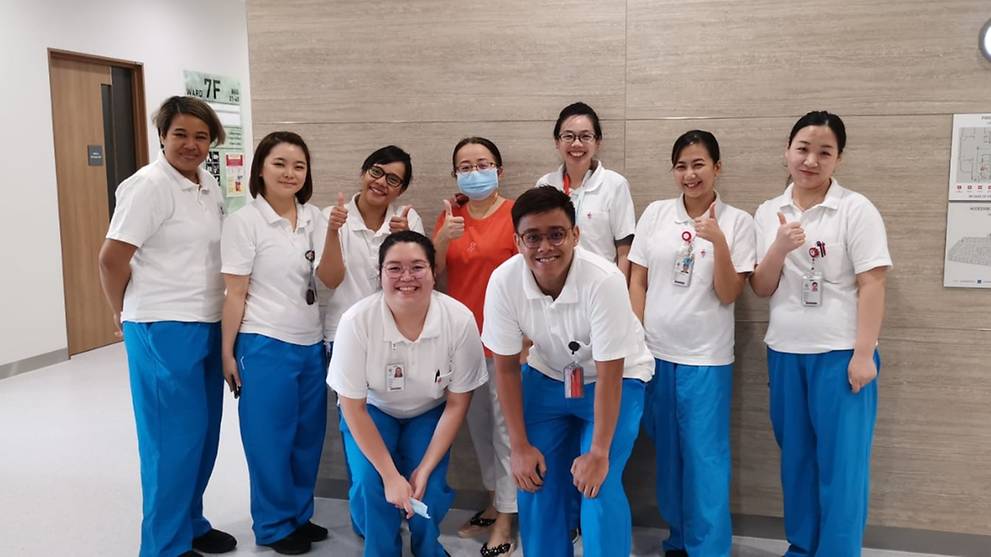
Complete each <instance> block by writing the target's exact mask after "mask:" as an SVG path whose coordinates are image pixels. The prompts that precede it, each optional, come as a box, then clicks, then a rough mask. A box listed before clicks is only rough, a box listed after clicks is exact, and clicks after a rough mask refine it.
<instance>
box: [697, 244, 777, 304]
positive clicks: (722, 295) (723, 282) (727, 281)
mask: <svg viewBox="0 0 991 557" xmlns="http://www.w3.org/2000/svg"><path fill="white" fill-rule="evenodd" d="M712 245H713V248H714V250H715V254H714V256H715V258H716V262H715V268H714V269H713V274H712V286H713V288H714V289H715V290H716V297H718V298H719V301H720V302H722V303H723V304H732V303H733V302H735V301H736V299H737V298H739V297H740V294H741V293H742V292H743V285H744V283H746V282H747V273H738V272H736V268H734V266H733V259H732V257H731V256H730V250H729V244H727V243H726V236H724V235H722V234H720V236H719V238H717V241H715V242H713V243H712ZM778 274H779V275H780V274H781V272H780V271H778Z"/></svg>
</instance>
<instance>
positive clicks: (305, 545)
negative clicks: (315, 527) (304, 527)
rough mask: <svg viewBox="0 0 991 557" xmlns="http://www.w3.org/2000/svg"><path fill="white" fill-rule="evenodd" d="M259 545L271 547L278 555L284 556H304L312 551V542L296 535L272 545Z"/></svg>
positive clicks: (290, 535)
mask: <svg viewBox="0 0 991 557" xmlns="http://www.w3.org/2000/svg"><path fill="white" fill-rule="evenodd" d="M258 545H263V546H265V547H271V548H272V549H273V550H274V551H275V552H276V553H281V554H282V555H302V554H303V553H306V552H307V551H309V550H310V540H307V539H305V538H302V537H300V536H297V535H296V534H295V533H293V534H289V535H288V536H286V537H284V538H282V539H281V540H278V541H274V542H272V543H260V544H258Z"/></svg>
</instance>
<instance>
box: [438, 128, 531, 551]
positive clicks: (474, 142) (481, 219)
mask: <svg viewBox="0 0 991 557" xmlns="http://www.w3.org/2000/svg"><path fill="white" fill-rule="evenodd" d="M451 164H452V165H453V169H452V171H451V175H452V176H453V177H454V178H455V180H456V182H457V186H458V191H459V192H460V193H461V195H463V196H465V197H466V198H467V202H466V203H465V204H464V205H457V206H455V205H452V204H451V202H450V201H448V200H445V201H444V211H443V212H442V213H441V214H440V215H439V216H438V218H437V224H436V226H435V227H434V230H435V232H434V245H435V246H436V247H437V272H438V274H442V273H445V272H446V273H447V293H448V294H450V295H451V297H453V298H454V299H456V300H458V301H459V302H461V303H463V304H465V305H466V306H468V308H469V309H470V310H471V312H472V314H474V316H475V322H476V323H477V325H478V330H479V331H481V330H482V315H483V313H484V309H485V288H486V286H487V285H488V282H489V276H490V275H491V274H492V271H494V270H495V269H496V267H498V266H499V265H501V264H502V263H503V262H505V261H506V260H507V259H509V258H510V257H512V256H513V255H515V254H516V243H515V242H514V241H513V217H512V208H513V202H512V200H509V199H506V198H504V197H502V196H501V195H499V177H500V176H501V175H502V154H501V153H499V148H498V147H496V145H495V143H493V142H492V141H490V140H488V139H486V138H484V137H466V138H464V139H462V140H461V141H459V142H458V144H457V145H455V146H454V153H453V154H452V155H451ZM485 365H486V369H487V370H488V376H489V382H488V385H487V388H486V389H485V390H483V391H482V392H481V393H480V394H479V396H476V397H475V398H474V400H473V401H472V404H471V408H470V409H469V411H468V429H469V430H470V431H471V438H472V442H473V444H474V446H475V453H476V455H477V456H478V464H479V467H480V468H481V470H482V483H483V484H484V485H485V489H486V490H488V492H489V495H490V497H491V503H490V504H489V506H488V507H487V508H485V509H484V510H481V511H479V512H477V513H475V515H474V516H472V517H471V518H470V519H469V520H468V522H466V523H465V524H464V525H463V526H462V527H461V528H460V529H459V530H458V534H459V535H460V536H462V537H474V536H475V535H478V534H480V533H484V532H485V531H486V530H488V541H487V542H486V543H485V544H483V545H482V548H481V550H480V552H481V554H482V556H483V557H495V556H497V555H511V554H512V552H513V550H514V548H515V544H514V541H513V540H514V539H515V536H514V535H513V522H514V520H513V519H514V517H515V514H516V483H515V482H514V481H513V474H512V469H511V467H510V457H509V432H508V431H507V430H506V421H505V419H504V418H503V416H502V410H501V409H500V408H499V403H498V397H497V395H496V386H495V380H494V377H495V376H494V373H493V369H494V368H493V367H492V365H493V364H492V353H491V352H489V351H488V350H486V351H485Z"/></svg>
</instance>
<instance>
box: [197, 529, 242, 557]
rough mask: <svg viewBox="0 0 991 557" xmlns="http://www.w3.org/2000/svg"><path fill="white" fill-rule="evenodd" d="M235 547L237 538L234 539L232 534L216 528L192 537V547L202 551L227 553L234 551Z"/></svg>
mask: <svg viewBox="0 0 991 557" xmlns="http://www.w3.org/2000/svg"><path fill="white" fill-rule="evenodd" d="M235 547H237V540H236V539H234V536H232V535H230V534H228V533H227V532H221V531H220V530H217V529H216V528H214V529H212V530H210V531H209V532H207V533H206V534H203V535H202V536H197V537H195V538H193V549H195V550H196V551H202V552H203V553H227V552H229V551H234V548H235Z"/></svg>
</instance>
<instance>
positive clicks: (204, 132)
mask: <svg viewBox="0 0 991 557" xmlns="http://www.w3.org/2000/svg"><path fill="white" fill-rule="evenodd" d="M158 140H159V141H160V142H161V144H162V150H163V151H164V152H165V160H167V161H169V164H171V165H172V167H173V168H175V169H176V170H178V171H179V173H180V174H182V175H183V176H185V177H186V178H189V179H190V180H191V181H193V182H199V180H198V178H197V168H199V166H200V165H201V164H203V161H205V160H206V156H207V153H209V151H210V126H208V125H207V124H206V122H204V121H203V120H200V119H199V118H197V117H196V116H191V115H189V114H182V113H180V114H176V116H175V118H173V119H172V122H171V123H170V124H169V129H168V131H166V132H165V135H162V136H159V138H158Z"/></svg>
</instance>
